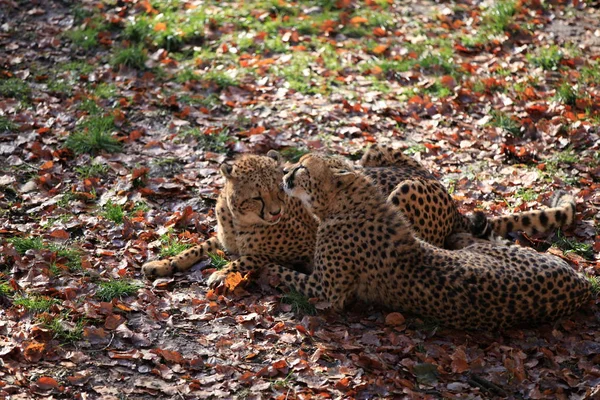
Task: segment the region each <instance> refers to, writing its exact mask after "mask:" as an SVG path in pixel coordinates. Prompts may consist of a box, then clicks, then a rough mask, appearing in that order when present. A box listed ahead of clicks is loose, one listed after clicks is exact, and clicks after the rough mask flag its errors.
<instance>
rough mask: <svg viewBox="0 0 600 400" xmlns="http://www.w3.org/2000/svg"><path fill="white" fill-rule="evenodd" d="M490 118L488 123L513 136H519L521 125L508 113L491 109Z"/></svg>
mask: <svg viewBox="0 0 600 400" xmlns="http://www.w3.org/2000/svg"><path fill="white" fill-rule="evenodd" d="M491 115H492V120H491V121H490V122H489V125H491V126H495V127H497V128H502V129H504V130H505V131H507V132H508V133H510V134H511V135H513V136H521V126H520V125H519V123H518V122H517V121H515V120H514V119H512V118H511V117H510V116H509V115H508V114H506V113H504V112H502V111H496V110H492V112H491Z"/></svg>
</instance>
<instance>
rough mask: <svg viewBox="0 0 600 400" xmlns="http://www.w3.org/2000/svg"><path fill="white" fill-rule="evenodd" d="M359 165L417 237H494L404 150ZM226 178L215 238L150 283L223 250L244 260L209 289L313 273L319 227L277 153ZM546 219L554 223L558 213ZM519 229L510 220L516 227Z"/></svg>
mask: <svg viewBox="0 0 600 400" xmlns="http://www.w3.org/2000/svg"><path fill="white" fill-rule="evenodd" d="M361 163H362V165H363V167H362V171H363V172H364V173H365V174H367V175H368V176H369V177H370V178H371V179H372V180H373V181H375V182H377V184H378V187H379V189H380V190H381V191H382V192H383V193H385V194H391V195H390V201H392V202H393V203H394V204H395V205H397V206H398V207H399V208H400V209H401V210H402V212H403V213H404V214H405V216H406V217H407V218H408V219H409V221H410V222H411V224H412V225H413V227H414V231H415V233H416V234H417V235H419V237H421V238H422V239H424V240H425V241H427V242H429V243H432V244H434V245H436V246H443V245H444V244H445V242H446V239H447V238H448V237H449V236H450V235H451V234H452V233H459V232H471V233H473V234H475V236H478V237H486V238H488V237H489V236H491V234H490V228H489V226H490V225H489V224H487V219H486V218H485V216H483V214H482V215H481V218H479V219H475V220H473V221H471V220H469V218H467V217H465V216H463V215H462V214H461V213H460V212H459V211H458V209H457V207H456V205H455V204H454V202H453V201H452V198H451V196H450V195H449V194H448V193H447V191H446V189H445V188H444V187H443V185H442V184H441V183H440V182H439V181H437V180H436V179H435V177H434V176H433V175H432V174H430V173H429V171H427V170H426V169H425V168H424V167H423V166H422V165H421V164H419V163H418V162H417V161H415V160H413V159H412V158H410V157H408V156H406V155H404V154H403V153H402V152H401V151H400V150H393V149H391V148H387V147H383V146H374V147H372V148H370V149H369V150H367V152H366V153H365V155H364V157H363V159H362V161H361ZM221 173H222V175H223V176H224V177H225V186H224V188H223V190H222V192H221V195H220V196H219V198H218V200H217V205H216V209H215V210H216V216H217V223H218V235H217V236H216V237H212V238H210V239H209V240H208V241H206V242H205V243H203V244H201V245H199V246H195V247H193V248H191V249H188V250H186V251H184V252H182V253H180V254H179V255H176V256H174V257H172V258H169V259H164V260H156V261H150V262H148V263H146V264H144V265H143V266H142V271H143V272H144V273H145V274H146V275H147V276H150V277H152V276H167V275H171V274H172V273H173V272H175V271H185V270H187V269H189V268H190V267H191V266H192V265H194V264H195V263H196V262H198V261H199V260H200V259H202V257H204V256H206V255H207V254H208V253H213V252H215V251H216V250H217V249H221V248H223V249H225V250H226V251H227V252H228V253H230V254H232V255H238V256H241V258H239V259H237V260H235V261H233V262H232V263H230V264H229V265H228V266H227V267H226V268H224V269H223V270H222V271H220V272H218V273H216V274H215V275H213V276H212V277H211V280H210V282H211V283H216V282H219V281H221V280H223V278H224V277H225V276H226V274H227V273H228V272H232V271H237V270H242V269H243V270H248V269H251V268H250V267H249V266H256V267H260V265H262V264H264V263H266V262H275V263H278V264H283V265H291V266H295V267H297V268H301V267H303V268H304V271H306V272H310V268H311V265H312V257H313V252H314V244H315V240H316V231H317V221H316V220H315V219H314V217H313V216H312V215H311V214H310V213H308V212H307V211H306V210H305V209H304V207H302V205H301V203H300V202H299V201H298V200H297V199H291V198H289V196H287V195H285V193H284V192H283V189H282V188H281V179H282V177H283V167H282V163H281V160H280V157H279V154H278V153H277V152H275V151H270V152H269V153H268V154H267V156H256V155H245V156H242V157H240V158H238V159H237V160H235V162H234V163H233V164H232V165H229V164H224V165H223V166H222V167H221ZM569 209H570V208H569ZM558 210H559V211H560V210H562V208H561V209H558ZM525 214H527V213H523V214H516V215H515V216H512V217H510V216H509V217H510V218H512V220H513V221H514V220H515V219H518V218H519V217H518V216H519V215H523V218H521V219H520V220H521V221H524V220H525V216H524V215H525ZM567 214H568V213H567V212H566V211H565V212H563V215H567ZM547 215H548V216H549V219H552V220H553V221H554V218H553V217H552V216H553V215H554V213H553V212H550V211H549V212H548V213H547ZM569 215H570V219H567V220H565V221H562V220H561V222H563V223H565V224H566V223H569V222H570V221H572V213H570V214H569ZM491 221H492V223H493V221H494V219H492V220H491ZM547 226H548V227H550V226H551V224H548V225H547ZM506 227H507V224H504V225H502V224H497V225H494V226H493V228H491V229H492V231H493V232H497V233H498V234H501V235H503V234H504V233H505V230H504V229H505V228H506ZM518 227H519V226H518V223H517V222H516V221H515V222H513V228H518ZM241 265H244V268H240V266H241Z"/></svg>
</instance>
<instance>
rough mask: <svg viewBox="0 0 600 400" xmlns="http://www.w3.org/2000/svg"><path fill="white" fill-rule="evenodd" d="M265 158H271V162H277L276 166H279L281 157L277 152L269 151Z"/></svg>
mask: <svg viewBox="0 0 600 400" xmlns="http://www.w3.org/2000/svg"><path fill="white" fill-rule="evenodd" d="M267 157H269V158H272V159H273V160H275V161H277V164H281V155H280V154H279V152H278V151H275V150H269V151H268V153H267Z"/></svg>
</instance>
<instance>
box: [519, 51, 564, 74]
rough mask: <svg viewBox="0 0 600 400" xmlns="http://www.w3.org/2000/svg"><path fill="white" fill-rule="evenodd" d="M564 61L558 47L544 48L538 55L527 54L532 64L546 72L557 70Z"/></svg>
mask: <svg viewBox="0 0 600 400" xmlns="http://www.w3.org/2000/svg"><path fill="white" fill-rule="evenodd" d="M562 59H563V52H562V51H561V49H560V48H559V47H558V46H556V45H552V46H550V47H542V48H541V49H539V50H538V51H537V54H527V60H528V61H529V62H530V63H532V64H533V65H535V66H536V67H541V68H543V69H545V70H553V69H557V68H558V66H559V65H560V62H561V60H562Z"/></svg>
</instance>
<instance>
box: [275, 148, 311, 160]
mask: <svg viewBox="0 0 600 400" xmlns="http://www.w3.org/2000/svg"><path fill="white" fill-rule="evenodd" d="M308 153H310V150H308V149H307V148H305V147H288V148H286V149H283V150H281V151H280V154H281V156H282V157H283V158H285V159H286V160H288V161H289V162H293V163H296V162H298V160H300V157H302V156H303V155H305V154H308Z"/></svg>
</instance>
